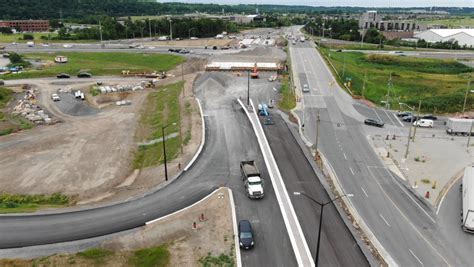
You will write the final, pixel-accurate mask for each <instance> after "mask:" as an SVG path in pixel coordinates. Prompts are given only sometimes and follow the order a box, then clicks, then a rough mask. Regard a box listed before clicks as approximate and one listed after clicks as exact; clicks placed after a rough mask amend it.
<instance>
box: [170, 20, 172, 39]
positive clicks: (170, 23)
mask: <svg viewBox="0 0 474 267" xmlns="http://www.w3.org/2000/svg"><path fill="white" fill-rule="evenodd" d="M171 22H172V20H171V19H170V40H173V27H171Z"/></svg>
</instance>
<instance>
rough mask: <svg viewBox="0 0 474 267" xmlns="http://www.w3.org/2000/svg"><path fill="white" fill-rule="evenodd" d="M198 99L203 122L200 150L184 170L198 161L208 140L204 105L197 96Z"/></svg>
mask: <svg viewBox="0 0 474 267" xmlns="http://www.w3.org/2000/svg"><path fill="white" fill-rule="evenodd" d="M196 101H197V103H198V106H199V112H200V113H201V122H202V127H201V128H202V129H201V131H202V134H201V135H202V136H201V144H200V145H199V148H198V150H197V151H196V154H194V157H193V158H192V159H191V161H189V163H188V165H186V167H185V168H184V171H188V170H189V168H191V166H192V165H193V163H194V162H195V161H196V159H197V158H198V157H199V155H201V151H202V148H203V147H204V143H205V142H206V121H204V113H203V111H202V106H201V101H199V98H196Z"/></svg>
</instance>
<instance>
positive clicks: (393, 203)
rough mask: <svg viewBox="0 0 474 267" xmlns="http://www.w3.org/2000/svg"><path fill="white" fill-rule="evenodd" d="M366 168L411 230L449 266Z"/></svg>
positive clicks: (368, 167)
mask: <svg viewBox="0 0 474 267" xmlns="http://www.w3.org/2000/svg"><path fill="white" fill-rule="evenodd" d="M367 169H368V170H369V173H370V175H371V176H372V179H374V180H375V183H377V185H378V186H379V188H380V189H381V190H382V193H383V194H384V195H385V196H386V197H387V199H388V200H389V201H390V202H391V203H392V205H393V206H394V207H395V208H396V209H397V211H398V212H400V214H401V215H402V217H403V218H404V219H405V221H407V222H408V224H409V225H410V226H411V227H412V228H413V230H414V231H415V232H416V233H417V234H418V235H419V236H420V237H421V238H422V239H423V240H424V241H425V242H426V244H428V246H430V248H431V249H432V250H433V251H434V252H435V253H436V254H437V255H438V256H439V257H440V258H441V259H442V260H443V261H444V263H446V265H447V266H451V264H449V262H448V261H447V260H446V258H444V257H443V255H441V253H439V251H438V250H437V249H436V248H435V247H434V246H433V244H431V242H430V241H429V240H428V239H426V237H425V236H424V235H423V234H422V233H421V232H420V231H419V230H418V229H417V228H416V227H415V225H413V223H412V222H411V221H410V219H408V217H407V216H406V215H405V213H403V211H402V210H401V209H400V208H399V207H398V206H397V204H395V201H393V199H392V198H391V197H390V196H389V195H388V194H387V192H386V191H385V189H383V187H382V185H381V184H380V183H379V181H378V180H377V179H376V178H375V176H374V174H373V172H372V170H371V169H370V166H367Z"/></svg>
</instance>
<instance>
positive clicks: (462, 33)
mask: <svg viewBox="0 0 474 267" xmlns="http://www.w3.org/2000/svg"><path fill="white" fill-rule="evenodd" d="M415 37H416V38H418V39H423V40H425V41H427V42H430V43H435V42H447V41H458V44H459V45H460V46H464V45H467V46H468V47H474V29H431V30H427V31H424V32H420V33H417V34H415Z"/></svg>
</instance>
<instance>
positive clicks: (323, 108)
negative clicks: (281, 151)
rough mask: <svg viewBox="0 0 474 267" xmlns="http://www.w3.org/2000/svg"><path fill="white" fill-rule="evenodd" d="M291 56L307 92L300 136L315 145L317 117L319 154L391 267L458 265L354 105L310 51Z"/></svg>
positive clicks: (299, 49) (302, 46)
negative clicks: (381, 155) (383, 155)
mask: <svg viewBox="0 0 474 267" xmlns="http://www.w3.org/2000/svg"><path fill="white" fill-rule="evenodd" d="M293 29H295V28H293ZM290 54H291V58H292V60H293V67H294V68H295V70H294V71H295V72H296V75H297V76H298V77H299V82H300V84H297V85H298V87H299V88H301V86H302V84H304V83H307V84H309V87H310V88H311V92H310V93H307V94H304V95H303V97H304V98H303V103H302V106H301V107H302V108H301V109H300V111H299V112H297V113H298V115H299V117H300V118H301V119H302V120H303V123H304V125H305V127H304V133H305V136H306V138H307V139H308V140H310V141H311V142H312V143H314V142H315V136H316V130H315V129H316V121H317V114H318V113H319V114H320V120H321V122H320V127H319V138H320V139H319V150H320V151H321V152H322V153H323V154H324V155H325V156H326V158H327V159H328V160H329V162H330V164H331V165H332V168H333V169H334V170H335V173H336V175H337V177H338V179H339V181H340V182H341V184H342V187H343V189H344V191H345V192H346V193H353V194H355V197H353V198H351V200H350V201H351V202H352V204H353V205H354V207H355V208H356V210H357V211H358V213H359V214H360V215H361V217H362V218H363V219H364V221H365V223H366V224H367V225H368V226H369V228H370V229H371V230H372V232H373V234H374V235H375V237H376V238H377V239H378V241H379V242H380V243H381V244H382V246H383V247H384V248H385V250H386V251H387V253H388V254H389V255H390V256H391V260H393V263H394V264H397V265H399V266H446V265H453V264H455V263H456V262H459V259H458V255H457V253H456V252H455V251H454V250H453V249H450V248H449V246H447V245H446V243H445V242H444V240H442V239H440V236H439V234H438V230H439V226H438V223H437V220H436V219H437V218H436V215H435V214H434V212H433V211H432V210H431V209H430V208H428V207H427V206H425V204H424V203H423V202H421V201H420V200H418V199H417V198H416V197H415V196H414V195H412V194H411V193H410V192H409V191H408V190H407V189H406V188H405V186H404V185H403V183H402V182H401V180H399V179H398V178H397V177H395V175H394V174H393V173H391V172H390V171H389V170H388V169H387V168H386V167H385V166H384V165H383V164H382V162H381V160H380V159H379V158H378V156H377V155H376V154H375V152H374V151H373V149H372V148H371V146H370V144H369V139H368V135H369V133H373V132H374V131H376V130H372V128H369V127H370V126H365V125H363V123H362V122H363V119H364V118H365V117H364V116H362V115H361V114H360V113H359V112H358V111H357V110H356V109H355V108H354V105H357V104H355V101H353V100H352V98H351V97H350V96H349V95H348V94H347V93H345V92H344V91H343V90H342V89H341V88H339V87H338V86H337V83H334V84H333V83H332V82H333V81H334V78H333V76H332V74H331V72H330V71H329V69H328V67H327V66H326V64H325V62H324V60H323V59H322V57H321V56H320V54H319V53H318V52H317V50H316V49H314V47H313V45H311V44H310V43H309V42H305V43H299V42H298V43H297V44H296V45H291V46H290ZM387 116H389V115H387ZM393 124H395V123H393ZM377 131H378V132H379V134H384V133H387V131H392V132H393V131H401V132H402V133H404V134H405V135H406V134H407V131H406V129H403V128H401V129H400V128H399V127H396V126H393V125H386V127H385V128H384V129H382V130H377ZM389 260H390V259H389ZM465 263H467V261H466V262H465Z"/></svg>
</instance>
